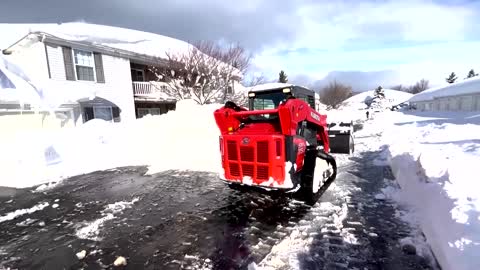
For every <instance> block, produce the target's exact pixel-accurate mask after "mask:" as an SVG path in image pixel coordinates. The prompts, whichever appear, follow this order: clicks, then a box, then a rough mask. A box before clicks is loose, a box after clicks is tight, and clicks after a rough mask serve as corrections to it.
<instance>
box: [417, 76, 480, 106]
mask: <svg viewBox="0 0 480 270" xmlns="http://www.w3.org/2000/svg"><path fill="white" fill-rule="evenodd" d="M467 94H479V95H480V77H473V78H469V79H465V80H463V81H459V82H456V83H452V84H448V85H446V86H441V87H436V88H431V89H427V90H425V91H423V92H421V93H418V94H416V95H414V96H413V97H411V98H410V99H409V100H408V101H410V102H417V101H430V100H434V99H436V98H441V97H450V96H460V95H467Z"/></svg>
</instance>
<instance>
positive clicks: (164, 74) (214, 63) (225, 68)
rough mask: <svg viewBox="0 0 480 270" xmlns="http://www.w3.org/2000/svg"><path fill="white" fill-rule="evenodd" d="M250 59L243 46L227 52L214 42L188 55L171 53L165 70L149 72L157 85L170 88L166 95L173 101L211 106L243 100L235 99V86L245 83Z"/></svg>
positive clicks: (239, 95)
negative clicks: (161, 84) (245, 73)
mask: <svg viewBox="0 0 480 270" xmlns="http://www.w3.org/2000/svg"><path fill="white" fill-rule="evenodd" d="M250 59H251V56H250V55H248V54H247V53H246V51H245V50H244V49H243V48H242V47H240V46H239V45H231V46H230V47H228V48H226V49H223V48H222V47H220V46H219V45H217V44H215V43H213V42H210V41H201V42H197V43H196V44H195V46H191V47H190V48H189V49H188V51H186V52H184V53H179V54H171V53H167V59H166V64H165V65H164V66H163V67H156V66H151V67H149V69H150V71H152V72H153V73H154V74H155V75H156V77H157V81H160V82H164V83H165V84H166V86H167V87H166V88H164V89H162V91H163V92H164V93H165V94H167V95H169V96H170V97H173V98H176V99H178V100H181V99H193V100H195V101H196V102H197V103H198V104H208V103H214V102H225V101H226V100H227V99H231V100H235V99H236V98H238V97H242V96H243V95H242V94H238V95H235V93H234V82H238V81H240V80H241V78H242V76H243V72H245V71H246V70H247V68H248V66H249V64H250Z"/></svg>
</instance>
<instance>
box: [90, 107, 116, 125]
mask: <svg viewBox="0 0 480 270" xmlns="http://www.w3.org/2000/svg"><path fill="white" fill-rule="evenodd" d="M83 113H84V118H85V122H87V121H89V120H92V119H103V120H105V121H109V122H112V121H113V113H112V107H110V106H93V107H85V108H84V112H83Z"/></svg>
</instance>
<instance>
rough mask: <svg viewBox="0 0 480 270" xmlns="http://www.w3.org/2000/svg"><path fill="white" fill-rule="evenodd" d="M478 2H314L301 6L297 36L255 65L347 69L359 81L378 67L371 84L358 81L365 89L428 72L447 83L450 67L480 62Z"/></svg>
mask: <svg viewBox="0 0 480 270" xmlns="http://www.w3.org/2000/svg"><path fill="white" fill-rule="evenodd" d="M477 7H480V5H479V4H476V3H472V2H462V3H458V2H457V3H453V2H448V3H445V2H443V3H437V2H433V1H410V0H407V1H402V2H400V1H375V2H373V1H370V2H366V1H358V2H357V1H341V2H333V1H332V2H330V3H320V4H319V3H312V4H310V5H308V6H303V7H301V8H299V9H298V10H297V14H298V15H299V18H301V19H300V20H301V22H300V23H298V25H299V31H298V32H297V35H296V38H295V39H294V40H292V41H291V42H290V43H285V42H281V43H279V44H276V46H273V47H271V48H269V49H266V50H263V51H262V52H261V53H259V54H258V55H257V57H256V59H255V65H257V66H258V67H259V68H261V69H264V70H266V73H270V74H275V73H276V72H278V71H277V70H278V69H285V70H286V71H287V73H290V75H291V76H293V77H295V76H297V75H300V74H302V75H308V76H311V77H316V78H317V79H318V78H322V77H325V80H330V79H332V78H334V77H338V75H339V74H342V76H341V77H342V78H343V79H344V80H346V81H351V80H350V79H349V74H350V75H352V76H351V78H358V74H359V73H358V71H361V73H360V74H364V75H365V74H366V73H365V72H370V73H371V74H368V76H364V79H366V80H368V81H370V82H371V83H367V84H365V82H362V83H357V87H359V88H364V87H370V86H369V85H375V84H377V83H385V82H386V80H387V81H391V83H392V84H396V83H413V82H414V81H416V80H419V79H421V78H423V77H426V78H427V79H430V80H431V81H432V83H434V84H439V83H442V82H443V80H444V78H443V77H442V76H444V74H445V73H449V72H451V71H453V70H456V71H457V72H459V73H460V74H461V73H463V72H465V71H464V70H467V71H468V69H469V68H474V67H477V68H480V67H479V66H478V65H479V64H478V63H479V62H480V61H479V60H480V56H476V54H475V51H476V49H475V48H478V46H479V45H480V43H479V41H480V37H479V36H478V32H474V31H472V29H474V28H475V27H473V26H479V25H478V23H479V19H477V18H478V15H480V14H479V13H480V12H479V10H480V9H479V8H477ZM476 29H478V28H476ZM332 71H349V72H344V73H331V72H332ZM332 74H334V75H335V76H333V75H332ZM385 74H388V76H386V75H385ZM370 75H372V76H370ZM373 75H375V76H373ZM317 85H319V83H318V82H317Z"/></svg>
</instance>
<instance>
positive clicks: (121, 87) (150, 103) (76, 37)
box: [0, 23, 236, 123]
mask: <svg viewBox="0 0 480 270" xmlns="http://www.w3.org/2000/svg"><path fill="white" fill-rule="evenodd" d="M10 26H11V25H9V24H3V25H0V31H3V30H2V29H8V27H10ZM15 29H16V31H18V27H15ZM190 46H192V45H190V44H188V43H186V42H183V41H180V40H176V39H173V38H169V37H165V36H161V35H157V34H152V33H146V32H141V31H136V30H130V29H125V28H118V27H110V26H103V25H95V24H87V23H66V24H33V25H25V34H23V35H22V37H21V38H19V39H18V40H17V41H16V42H14V43H13V44H10V45H8V46H7V47H6V48H3V50H2V52H3V54H4V55H5V56H6V57H8V58H9V59H11V60H12V61H13V62H15V63H16V64H18V65H19V66H20V67H22V69H24V71H25V72H26V73H27V74H29V76H30V77H31V78H32V80H33V81H34V82H36V85H39V86H40V87H41V88H42V89H43V90H44V91H45V93H46V94H45V96H44V97H43V98H44V99H45V102H47V103H49V104H51V105H55V106H54V107H55V111H56V112H57V114H58V113H63V114H64V115H65V117H67V118H70V119H72V120H73V122H74V123H79V122H80V123H82V122H85V121H88V120H90V119H93V118H101V119H104V120H108V121H125V120H132V119H135V118H139V117H142V116H143V115H146V114H161V113H165V112H167V111H168V110H172V109H175V103H176V100H175V99H173V98H170V97H168V96H166V95H165V94H163V93H162V91H161V90H162V88H163V87H166V86H165V85H164V84H162V83H159V82H155V81H156V80H157V78H156V77H155V76H154V74H152V73H151V72H150V71H149V70H148V68H147V67H149V66H157V67H162V66H164V65H166V60H165V59H166V53H167V52H170V53H182V52H185V51H186V50H187V49H188V48H189V47H190ZM235 85H236V84H235V83H233V84H232V86H235ZM232 91H234V89H233V87H232ZM47 93H48V94H47ZM0 100H1V99H0Z"/></svg>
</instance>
